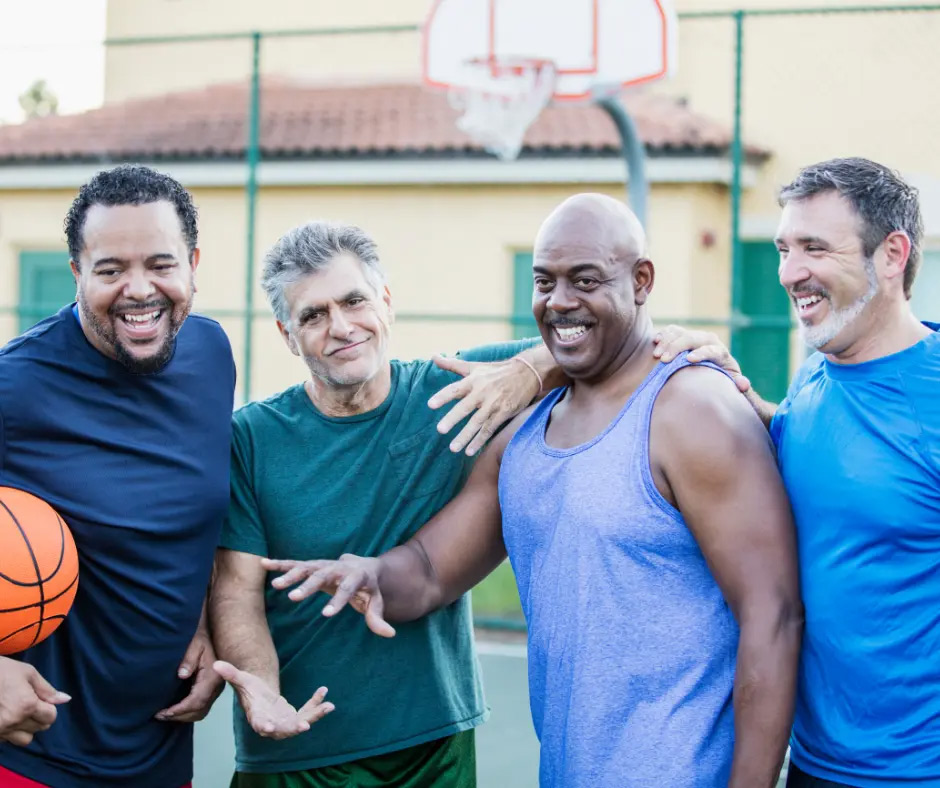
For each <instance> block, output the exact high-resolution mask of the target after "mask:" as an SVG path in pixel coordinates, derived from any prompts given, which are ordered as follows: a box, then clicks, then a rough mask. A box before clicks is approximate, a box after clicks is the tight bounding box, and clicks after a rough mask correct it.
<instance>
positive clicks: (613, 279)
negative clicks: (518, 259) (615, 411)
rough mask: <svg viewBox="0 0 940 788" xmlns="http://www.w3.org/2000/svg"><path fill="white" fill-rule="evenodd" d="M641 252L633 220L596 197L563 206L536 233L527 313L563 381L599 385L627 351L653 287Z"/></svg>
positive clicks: (640, 238)
mask: <svg viewBox="0 0 940 788" xmlns="http://www.w3.org/2000/svg"><path fill="white" fill-rule="evenodd" d="M642 249H643V231H642V228H640V225H639V222H637V221H636V217H634V216H633V214H632V213H630V212H629V210H627V208H626V206H624V205H623V204H622V203H618V202H617V201H616V200H613V199H611V198H609V197H602V196H600V195H577V196H576V197H573V198H571V199H569V200H567V201H565V202H564V203H563V204H562V205H561V206H560V207H559V208H558V209H556V211H555V212H554V213H553V214H552V215H551V216H550V217H549V218H548V219H547V220H546V221H545V224H543V226H542V229H541V230H540V231H539V235H538V238H537V239H536V244H535V252H534V255H533V266H532V271H533V277H534V285H535V287H534V293H533V299H532V313H533V315H534V316H535V319H536V321H537V322H538V325H539V330H540V332H541V334H542V339H543V340H544V341H545V345H546V347H548V349H549V350H550V351H551V354H552V356H553V357H554V358H555V360H556V362H557V363H558V364H559V366H560V367H561V368H562V369H563V370H564V372H565V373H566V374H567V375H568V376H569V377H571V378H573V379H581V380H595V379H599V378H603V377H604V376H605V375H606V374H608V373H609V372H610V371H612V369H614V368H615V367H616V366H617V365H618V364H619V363H620V362H621V361H623V360H624V358H625V356H626V355H628V351H629V349H631V348H633V347H634V346H635V337H634V334H635V333H636V332H637V330H638V327H639V328H641V327H642V326H641V325H640V321H639V320H638V315H639V312H640V310H641V309H642V307H643V306H644V304H645V302H646V297H647V295H648V294H649V291H650V290H651V289H652V284H653V267H652V263H650V262H649V261H648V260H645V259H642V258H641V257H640V255H641V253H642Z"/></svg>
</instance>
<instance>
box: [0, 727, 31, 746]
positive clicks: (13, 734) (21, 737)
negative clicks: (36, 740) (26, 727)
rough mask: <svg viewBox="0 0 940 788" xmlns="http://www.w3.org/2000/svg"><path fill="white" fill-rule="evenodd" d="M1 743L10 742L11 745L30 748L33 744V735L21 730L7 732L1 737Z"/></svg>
mask: <svg viewBox="0 0 940 788" xmlns="http://www.w3.org/2000/svg"><path fill="white" fill-rule="evenodd" d="M0 741H8V742H10V744H15V745H16V746H17V747H28V746H29V745H30V744H32V741H33V734H31V733H27V732H26V731H21V730H13V731H7V732H6V733H5V734H3V735H2V736H0Z"/></svg>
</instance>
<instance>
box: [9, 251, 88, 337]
mask: <svg viewBox="0 0 940 788" xmlns="http://www.w3.org/2000/svg"><path fill="white" fill-rule="evenodd" d="M74 300H75V278H74V277H73V276H72V270H71V269H70V268H69V256H68V253H67V252H65V251H54V252H51V251H24V252H20V325H19V329H20V331H21V332H22V331H25V330H26V329H27V328H29V327H30V326H33V325H35V324H36V323H38V322H39V321H40V320H42V319H43V318H46V317H48V316H49V315H51V314H53V313H54V312H56V311H58V310H59V309H60V308H62V307H63V306H65V305H66V304H68V303H70V302H72V301H74Z"/></svg>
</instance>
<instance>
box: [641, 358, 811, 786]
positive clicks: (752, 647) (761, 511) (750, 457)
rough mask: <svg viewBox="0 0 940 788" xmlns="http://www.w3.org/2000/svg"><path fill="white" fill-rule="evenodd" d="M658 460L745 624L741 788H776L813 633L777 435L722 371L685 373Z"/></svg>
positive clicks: (662, 481)
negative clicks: (802, 652) (772, 437)
mask: <svg viewBox="0 0 940 788" xmlns="http://www.w3.org/2000/svg"><path fill="white" fill-rule="evenodd" d="M650 437H651V440H650V445H651V447H653V448H651V465H652V466H653V470H654V475H655V476H656V477H657V484H658V485H659V486H660V487H661V490H662V492H663V493H664V495H666V497H667V498H671V499H672V500H673V501H674V502H675V504H676V506H677V508H678V509H679V510H680V511H681V512H682V515H683V517H684V519H685V521H686V523H687V524H688V526H689V528H690V529H691V531H692V533H693V534H694V535H695V537H696V540H697V541H698V544H699V546H700V547H701V550H702V553H703V554H704V556H705V558H706V560H707V561H708V564H709V567H710V568H711V571H712V574H713V575H714V577H715V580H716V581H717V583H718V585H719V587H720V588H721V590H722V593H723V594H724V597H725V599H726V601H727V603H728V605H729V607H730V608H731V611H732V613H733V614H734V617H735V619H736V620H737V622H738V626H739V628H740V640H739V642H738V657H737V670H736V675H735V684H734V717H735V744H734V761H733V767H732V774H731V781H730V783H729V785H730V786H731V788H761V787H766V788H772V786H774V785H775V784H776V781H777V777H778V774H779V771H780V766H781V764H782V762H783V756H784V752H785V750H786V745H787V737H788V735H789V731H790V725H791V722H792V716H793V699H794V694H795V688H796V674H797V664H798V659H799V649H800V639H801V635H802V620H803V619H802V605H801V602H800V596H799V577H798V572H797V561H796V546H795V538H794V531H793V523H792V518H791V513H790V506H789V501H788V500H787V497H786V494H785V492H784V488H783V483H782V482H781V480H780V476H779V474H778V472H777V467H776V463H775V461H774V456H773V452H772V448H771V445H770V441H769V439H768V436H767V433H766V432H765V431H764V430H763V429H762V428H761V425H760V423H759V422H758V420H757V419H755V418H754V414H753V413H752V412H751V410H750V409H749V408H748V406H747V404H746V403H745V402H744V401H743V399H742V398H741V397H740V395H739V394H738V393H737V392H736V391H735V389H734V387H733V386H731V385H730V384H729V382H728V381H727V380H726V379H724V378H723V376H722V375H720V373H718V372H716V371H715V370H712V369H708V368H701V367H689V368H686V369H683V370H680V371H679V372H677V373H676V374H675V375H674V376H673V377H672V378H671V379H670V381H669V382H668V383H667V384H666V386H665V387H664V388H663V391H662V393H661V395H660V397H659V399H658V400H657V404H656V407H655V409H654V413H653V421H652V425H651V428H650Z"/></svg>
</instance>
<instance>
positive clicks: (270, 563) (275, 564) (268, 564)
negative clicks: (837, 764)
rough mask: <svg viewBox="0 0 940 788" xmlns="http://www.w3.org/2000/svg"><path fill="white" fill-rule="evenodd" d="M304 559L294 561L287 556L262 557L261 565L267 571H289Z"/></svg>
mask: <svg viewBox="0 0 940 788" xmlns="http://www.w3.org/2000/svg"><path fill="white" fill-rule="evenodd" d="M303 563H305V562H304V561H294V560H292V559H289V558H262V559H261V566H262V567H263V568H264V569H266V570H267V571H269V572H289V571H290V570H291V569H293V568H294V567H295V566H300V565H301V564H303Z"/></svg>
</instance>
